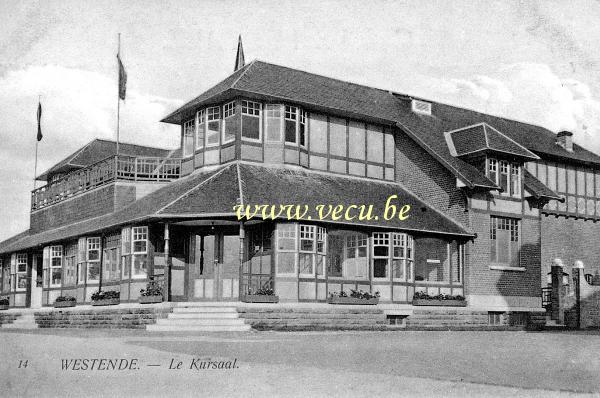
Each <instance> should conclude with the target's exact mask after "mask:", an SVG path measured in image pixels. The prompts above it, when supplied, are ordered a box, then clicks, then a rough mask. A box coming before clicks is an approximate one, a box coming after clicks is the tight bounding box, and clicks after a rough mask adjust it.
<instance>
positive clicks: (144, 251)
mask: <svg viewBox="0 0 600 398" xmlns="http://www.w3.org/2000/svg"><path fill="white" fill-rule="evenodd" d="M131 248H132V251H131V254H132V257H133V258H132V261H131V264H132V272H131V274H132V278H145V277H146V275H147V274H148V227H133V228H132V229H131Z"/></svg>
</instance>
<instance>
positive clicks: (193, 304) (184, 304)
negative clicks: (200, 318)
mask: <svg viewBox="0 0 600 398" xmlns="http://www.w3.org/2000/svg"><path fill="white" fill-rule="evenodd" d="M237 304H239V303H238V302H228V301H185V302H178V303H176V304H175V306H174V308H178V307H233V308H235V307H236V306H237Z"/></svg>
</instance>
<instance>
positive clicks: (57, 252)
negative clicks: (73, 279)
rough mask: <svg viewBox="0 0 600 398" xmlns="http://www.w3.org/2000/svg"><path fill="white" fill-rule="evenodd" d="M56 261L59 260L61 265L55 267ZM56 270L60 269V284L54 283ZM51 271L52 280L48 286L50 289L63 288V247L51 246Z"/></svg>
mask: <svg viewBox="0 0 600 398" xmlns="http://www.w3.org/2000/svg"><path fill="white" fill-rule="evenodd" d="M54 259H59V264H58V265H54V261H53V260H54ZM56 269H60V272H61V274H60V282H59V283H52V280H53V276H54V271H55V270H56ZM49 271H50V279H49V281H48V284H49V286H50V287H61V286H62V283H63V247H62V246H61V245H53V246H50V260H49Z"/></svg>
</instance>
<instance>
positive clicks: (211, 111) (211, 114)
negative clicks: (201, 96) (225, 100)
mask: <svg viewBox="0 0 600 398" xmlns="http://www.w3.org/2000/svg"><path fill="white" fill-rule="evenodd" d="M215 110H216V111H215ZM215 115H216V117H215ZM215 121H218V122H219V128H218V129H217V130H211V129H210V123H211V122H215ZM222 124H223V122H222V119H221V107H220V106H211V107H208V108H206V134H205V139H206V143H205V148H212V147H218V146H219V145H221V128H222ZM210 132H213V133H215V132H216V134H213V135H210V134H209V133H210ZM209 136H210V137H211V138H212V137H217V142H215V143H209V142H208V139H209Z"/></svg>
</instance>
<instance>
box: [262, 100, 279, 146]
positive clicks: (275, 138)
mask: <svg viewBox="0 0 600 398" xmlns="http://www.w3.org/2000/svg"><path fill="white" fill-rule="evenodd" d="M265 122H266V124H267V126H266V129H265V130H266V140H267V142H281V105H278V104H267V105H265Z"/></svg>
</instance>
